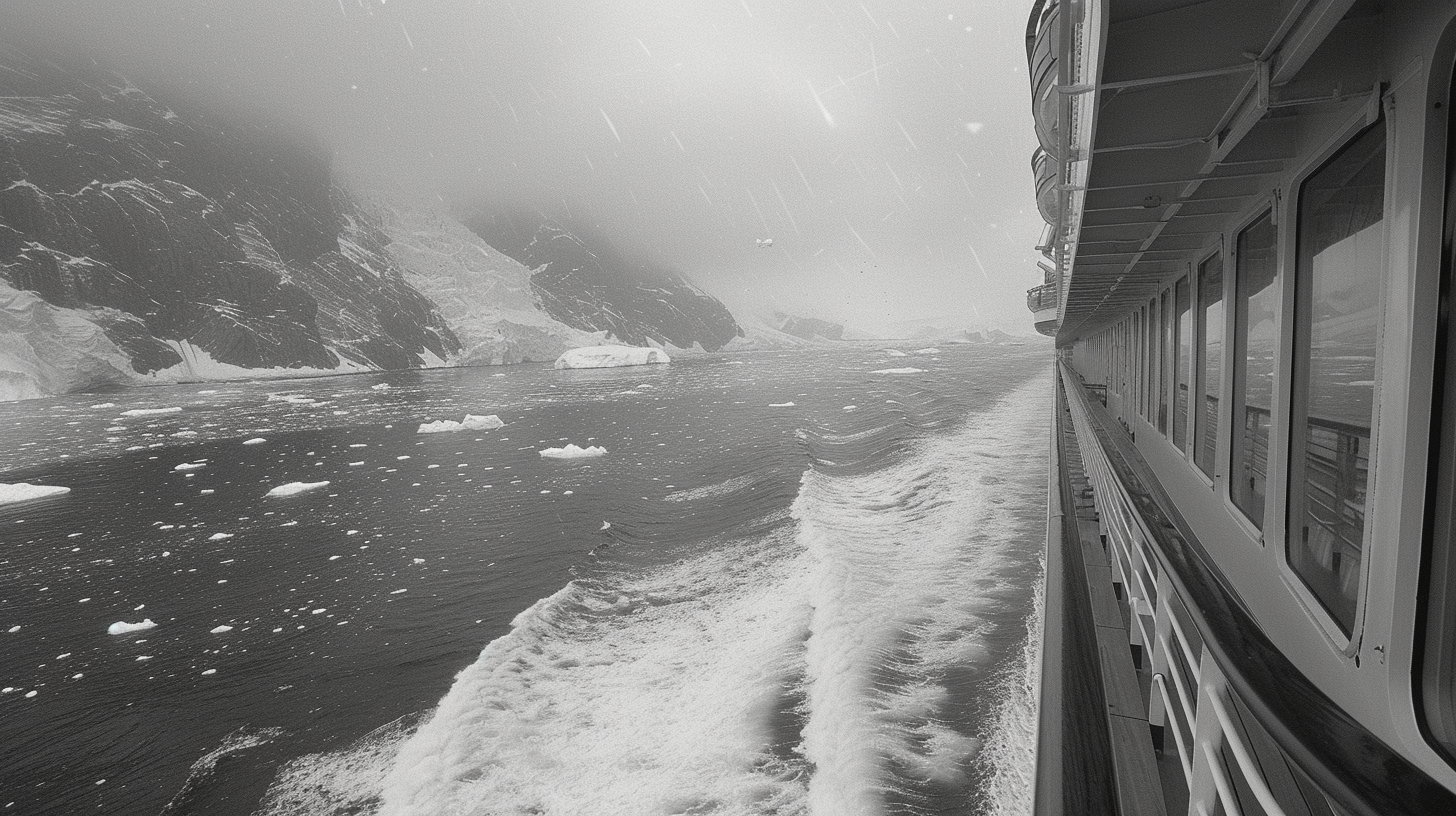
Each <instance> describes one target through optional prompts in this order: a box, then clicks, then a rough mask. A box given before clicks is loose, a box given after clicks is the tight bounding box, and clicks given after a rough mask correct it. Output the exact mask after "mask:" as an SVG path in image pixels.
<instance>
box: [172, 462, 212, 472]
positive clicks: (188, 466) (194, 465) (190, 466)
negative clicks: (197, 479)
mask: <svg viewBox="0 0 1456 816" xmlns="http://www.w3.org/2000/svg"><path fill="white" fill-rule="evenodd" d="M205 467H207V464H206V463H205V462H183V463H182V464H180V465H177V466H176V467H174V468H172V469H173V470H201V469H203V468H205Z"/></svg>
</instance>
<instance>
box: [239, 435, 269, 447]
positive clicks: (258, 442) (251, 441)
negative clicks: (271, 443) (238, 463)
mask: <svg viewBox="0 0 1456 816" xmlns="http://www.w3.org/2000/svg"><path fill="white" fill-rule="evenodd" d="M267 441H268V440H266V439H264V438H263V437H261V436H255V437H253V438H252V439H244V440H243V444H244V445H261V444H263V443H264V442H267Z"/></svg>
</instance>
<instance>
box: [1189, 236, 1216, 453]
mask: <svg viewBox="0 0 1456 816" xmlns="http://www.w3.org/2000/svg"><path fill="white" fill-rule="evenodd" d="M1195 353H1196V355H1197V361H1198V363H1197V364H1198V377H1197V382H1198V390H1199V391H1200V392H1201V393H1202V397H1201V399H1200V400H1199V405H1198V406H1197V410H1198V422H1197V423H1196V424H1195V425H1194V431H1193V433H1194V436H1195V437H1196V438H1195V439H1194V441H1193V461H1194V462H1195V463H1196V464H1197V465H1198V467H1199V468H1201V469H1202V470H1203V472H1204V473H1207V474H1208V475H1209V476H1212V475H1213V460H1214V456H1215V455H1216V452H1217V450H1218V390H1219V388H1221V387H1222V386H1223V254H1222V253H1219V254H1215V255H1213V256H1211V257H1210V258H1209V259H1208V260H1206V261H1204V262H1203V263H1201V264H1199V265H1198V340H1197V351H1196V352H1195Z"/></svg>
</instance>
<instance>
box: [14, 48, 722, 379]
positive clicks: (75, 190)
mask: <svg viewBox="0 0 1456 816" xmlns="http://www.w3.org/2000/svg"><path fill="white" fill-rule="evenodd" d="M179 111H181V112H179ZM347 186H348V185H343V184H340V183H339V180H338V179H336V178H334V176H333V175H332V172H331V168H330V161H329V157H328V155H327V153H326V151H324V150H323V149H322V148H321V147H320V146H318V145H316V144H312V143H310V142H309V141H308V140H307V139H305V138H300V137H297V136H292V135H287V134H280V133H278V132H276V129H271V128H269V127H268V126H265V125H254V124H247V123H237V122H229V121H225V120H222V119H218V118H216V117H215V116H213V115H210V114H204V113H201V112H190V111H185V110H183V109H180V108H176V109H174V108H173V107H169V106H168V105H166V104H163V103H162V102H160V101H158V99H156V98H154V97H153V96H152V95H150V94H148V93H147V92H146V91H144V90H142V89H141V88H138V87H137V86H135V85H134V84H132V83H130V82H129V81H127V80H126V79H124V78H121V77H118V76H116V75H114V74H109V73H104V72H100V71H95V70H89V69H88V70H82V71H73V70H66V69H62V68H59V67H57V66H55V65H52V64H50V63H46V62H43V61H40V60H36V59H32V58H29V57H27V56H25V55H22V54H19V53H16V52H14V51H5V50H0V399H17V398H27V397H35V396H42V395H46V394H58V393H68V392H73V391H80V390H86V389H90V388H97V387H102V386H106V385H111V384H126V383H135V382H155V381H169V380H178V379H219V378H233V377H247V376H297V375H306V374H316V373H320V372H325V371H350V370H370V369H395V368H411V367H421V366H436V365H447V364H474V363H510V362H521V361H523V360H550V359H554V358H555V356H556V355H558V354H559V353H560V352H561V351H563V350H565V349H566V348H570V347H573V346H578V345H584V344H591V343H598V342H602V341H603V340H607V339H616V340H618V341H621V342H629V343H638V344H641V343H645V342H648V341H650V340H655V341H657V342H659V343H671V344H673V345H676V346H681V347H691V346H693V345H694V343H699V344H701V345H703V346H704V347H716V346H718V345H721V341H720V340H719V337H720V335H721V334H722V333H723V331H724V327H723V318H724V316H727V311H726V310H725V309H723V308H722V305H721V304H719V303H717V301H715V300H713V299H712V298H709V297H707V296H706V295H702V294H701V293H699V292H696V291H695V290H694V291H693V295H694V297H692V298H688V299H684V298H681V297H666V296H664V297H657V298H643V297H642V296H641V290H642V287H641V286H639V285H637V284H636V283H634V282H631V281H625V282H624V279H622V278H621V277H620V276H618V275H615V274H608V273H609V272H611V270H603V269H602V268H600V266H598V267H596V268H587V267H583V268H580V269H575V270H574V271H573V274H572V275H570V276H568V277H567V278H565V279H562V278H561V276H560V275H559V274H557V272H558V271H559V269H560V267H561V265H560V264H559V263H556V262H555V261H554V260H553V259H546V260H545V261H543V262H541V263H534V264H532V266H533V267H535V266H542V267H543V268H542V269H541V270H539V271H538V272H537V273H535V277H534V278H533V272H532V270H531V269H530V268H528V267H527V266H525V265H522V264H521V263H520V262H518V261H516V260H513V259H511V258H510V257H507V256H506V255H503V254H501V253H500V252H497V251H496V250H495V249H493V248H492V247H491V246H489V245H488V244H487V243H486V242H485V241H484V240H482V239H481V238H480V236H478V235H476V234H475V233H472V232H471V231H470V230H469V229H466V228H465V227H464V226H463V225H462V224H461V223H460V222H459V221H458V220H457V219H455V218H454V217H453V216H452V215H451V214H450V211H449V210H448V208H447V207H445V206H444V205H443V204H441V203H439V202H428V203H426V202H421V201H420V200H418V199H412V198H409V197H406V196H403V195H400V194H398V193H381V192H377V191H368V190H366V191H362V192H361V191H359V189H358V188H355V189H353V190H350V189H346V187H347ZM561 239H562V240H563V241H567V242H569V241H570V239H571V236H570V235H566V234H563V236H561ZM548 267H549V268H548ZM594 276H595V277H594ZM598 278H600V279H601V280H598ZM679 283H682V285H684V286H686V284H685V283H684V282H681V281H679ZM672 286H673V285H672V284H670V285H668V286H667V288H672ZM571 287H579V288H580V289H581V291H579V292H575V291H571V289H570V288H571ZM688 288H691V287H688ZM562 302H569V303H571V304H572V309H571V310H566V311H563V310H562V309H560V308H558V305H559V304H560V303H562ZM590 314H612V315H616V316H617V319H616V320H613V321H600V320H590V319H580V316H581V315H590ZM563 318H564V319H563ZM726 321H727V324H728V325H732V326H733V332H735V333H736V331H737V327H736V325H735V324H733V321H732V317H731V316H727V317H726ZM663 325H669V326H671V327H673V328H672V331H669V332H664V331H661V330H660V327H661V326H663Z"/></svg>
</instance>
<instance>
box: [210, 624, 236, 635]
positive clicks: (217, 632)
mask: <svg viewBox="0 0 1456 816" xmlns="http://www.w3.org/2000/svg"><path fill="white" fill-rule="evenodd" d="M232 630H233V628H232V627H231V626H228V625H227V624H223V625H222V626H214V627H212V631H211V634H214V635H220V634H222V633H223V632H231V631H232Z"/></svg>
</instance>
